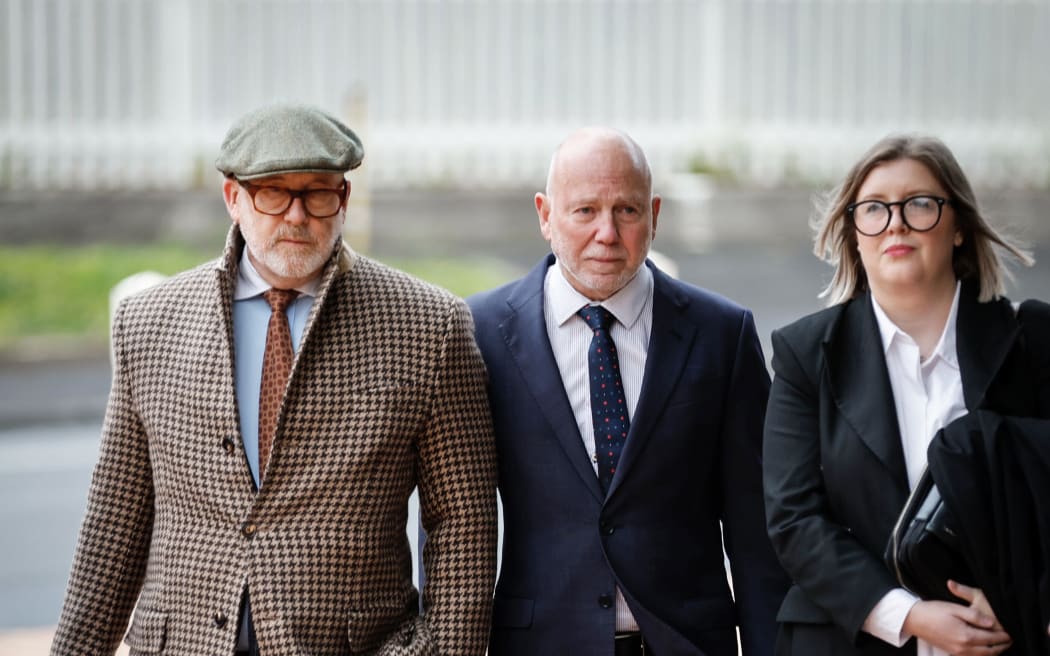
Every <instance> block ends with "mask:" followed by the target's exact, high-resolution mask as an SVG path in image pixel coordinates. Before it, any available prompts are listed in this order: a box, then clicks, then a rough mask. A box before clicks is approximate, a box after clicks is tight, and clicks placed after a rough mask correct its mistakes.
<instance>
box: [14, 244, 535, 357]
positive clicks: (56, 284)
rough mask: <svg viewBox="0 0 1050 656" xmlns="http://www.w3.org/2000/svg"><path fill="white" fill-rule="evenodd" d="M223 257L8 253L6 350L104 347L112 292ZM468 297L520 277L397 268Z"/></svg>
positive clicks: (180, 250)
mask: <svg viewBox="0 0 1050 656" xmlns="http://www.w3.org/2000/svg"><path fill="white" fill-rule="evenodd" d="M214 256H215V252H214V251H212V252H207V253H204V252H200V251H195V250H192V249H190V248H187V247H184V246H175V245H150V246H84V247H69V246H31V247H11V246H0V345H3V344H12V343H14V342H17V341H18V340H20V339H22V338H26V337H40V336H48V335H55V336H76V337H88V338H100V339H104V338H105V336H106V332H107V330H108V322H109V291H110V289H111V288H112V287H113V285H115V284H116V283H117V282H119V281H120V280H122V279H123V278H125V277H127V276H129V275H131V274H133V273H137V272H139V271H146V270H150V271H157V272H159V273H162V274H165V275H170V274H172V273H176V272H178V271H182V270H184V269H188V268H191V267H193V266H196V265H197V264H200V263H201V262H204V261H206V260H209V259H211V258H213V257H214ZM389 263H390V264H391V265H392V266H396V267H398V268H401V269H404V270H406V271H408V272H410V273H413V274H415V275H417V276H419V277H420V278H423V279H424V280H429V281H430V282H433V283H435V284H437V285H440V286H442V287H445V288H447V289H449V290H451V291H452V292H453V293H455V294H458V295H460V296H467V295H470V294H472V293H474V292H477V291H481V290H483V289H488V288H490V287H494V286H496V285H498V284H501V283H503V282H505V281H507V280H509V279H511V278H512V277H513V276H514V275H515V272H514V271H512V270H511V269H509V268H508V267H507V266H506V265H503V264H502V263H500V262H494V261H487V260H472V261H465V260H452V259H426V260H390V261H389Z"/></svg>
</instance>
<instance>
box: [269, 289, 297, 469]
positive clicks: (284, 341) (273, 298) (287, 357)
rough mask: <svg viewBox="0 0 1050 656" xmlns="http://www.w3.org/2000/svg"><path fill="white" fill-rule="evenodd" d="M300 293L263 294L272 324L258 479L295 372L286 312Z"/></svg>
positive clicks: (283, 290)
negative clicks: (290, 376)
mask: <svg viewBox="0 0 1050 656" xmlns="http://www.w3.org/2000/svg"><path fill="white" fill-rule="evenodd" d="M298 294H299V292H297V291H295V290H293V289H271V290H269V291H266V292H264V293H263V298H265V299H266V302H267V303H269V304H270V311H271V312H270V324H269V326H268V327H267V328H266V350H265V351H264V352H263V368H262V383H261V384H260V385H259V482H260V483H262V480H263V474H264V473H265V472H266V465H267V463H269V462H270V449H271V447H272V446H273V437H274V431H276V430H277V412H278V411H279V410H280V409H281V398H282V397H283V396H284V388H285V387H286V386H287V385H288V375H289V374H290V373H291V372H292V359H293V358H294V357H295V354H294V353H293V352H292V331H291V329H290V328H289V327H288V317H287V316H286V315H285V314H284V311H285V310H286V309H287V308H288V304H289V303H291V302H292V300H294V299H295V297H296V296H297V295H298Z"/></svg>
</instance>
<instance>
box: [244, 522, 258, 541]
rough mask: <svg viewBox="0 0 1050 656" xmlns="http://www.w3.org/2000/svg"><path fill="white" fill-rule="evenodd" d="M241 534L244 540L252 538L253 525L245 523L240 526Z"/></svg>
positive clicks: (253, 533)
mask: <svg viewBox="0 0 1050 656" xmlns="http://www.w3.org/2000/svg"><path fill="white" fill-rule="evenodd" d="M241 533H242V534H243V535H244V537H246V538H250V537H252V536H253V535H255V524H252V523H251V522H245V523H244V525H243V526H241Z"/></svg>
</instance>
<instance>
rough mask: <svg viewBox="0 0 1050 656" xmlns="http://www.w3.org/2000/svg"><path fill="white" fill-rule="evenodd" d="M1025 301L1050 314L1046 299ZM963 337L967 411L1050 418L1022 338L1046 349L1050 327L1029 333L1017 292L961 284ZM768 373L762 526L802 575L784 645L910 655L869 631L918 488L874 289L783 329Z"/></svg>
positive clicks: (812, 654) (785, 617)
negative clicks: (908, 464)
mask: <svg viewBox="0 0 1050 656" xmlns="http://www.w3.org/2000/svg"><path fill="white" fill-rule="evenodd" d="M1026 307H1029V311H1030V312H1032V313H1033V314H1034V315H1035V314H1037V315H1045V316H1050V306H1048V305H1046V304H1045V303H1028V304H1026ZM1032 323H1033V327H1034V326H1035V325H1036V324H1037V323H1041V322H1032ZM1044 325H1045V324H1044ZM1022 332H1023V333H1024V334H1023V335H1022ZM956 334H957V340H956V350H957V353H958V358H959V368H960V372H961V375H962V384H963V396H964V398H965V402H966V407H967V408H968V409H970V410H974V409H976V408H991V409H995V410H997V411H999V412H1001V413H1003V414H1014V415H1027V416H1043V417H1046V416H1050V381H1048V380H1047V376H1046V373H1045V372H1046V369H1045V367H1044V368H1043V371H1042V372H1039V373H1038V374H1037V375H1033V371H1034V367H1033V360H1032V358H1027V357H1026V356H1025V352H1026V351H1027V350H1030V349H1025V348H1023V346H1022V345H1023V344H1024V343H1026V342H1027V343H1029V345H1030V346H1032V347H1035V350H1037V351H1038V352H1040V353H1046V352H1048V350H1050V346H1048V340H1050V334H1048V333H1046V332H1045V331H1039V330H1035V329H1026V330H1024V331H1022V328H1021V325H1020V324H1019V323H1018V321H1017V318H1016V315H1015V313H1014V310H1013V307H1012V306H1011V305H1010V303H1009V301H1007V300H1006V299H1002V300H999V301H995V302H990V303H979V302H978V301H977V289H976V285H974V284H970V283H965V284H964V285H963V288H962V292H961V294H960V299H959V308H958V316H957V321H956ZM773 371H774V374H775V377H774V381H773V386H772V389H771V392H770V398H769V407H768V410H767V414H766V423H765V432H764V456H763V462H764V464H763V483H764V486H765V496H766V518H767V528H768V530H769V535H770V538H771V540H772V542H773V547H774V549H775V551H776V552H777V555H778V557H779V558H780V561H781V563H782V564H783V565H784V568H785V569H786V570H787V572H788V574H789V575H790V576H791V577H792V579H793V580H794V582H795V585H794V586H793V587H792V588H791V589H790V590H789V591H788V595H787V597H786V598H785V600H784V603H783V605H782V606H781V608H780V612H779V614H778V616H777V619H778V620H779V621H780V622H781V635H780V638H779V642H780V645H779V648H778V651H779V653H782V654H805V655H806V656H819V655H821V654H899V653H914V652H915V646H914V641H911V642H910V643H909V644H907V645H905V647H904V648H902V649H896V648H894V647H891V646H890V645H888V644H887V643H884V642H882V641H881V640H878V639H877V638H874V637H873V636H871V635H868V634H867V633H864V632H862V631H861V626H862V625H863V623H864V620H865V619H866V618H867V616H868V614H869V612H870V611H871V609H872V608H873V607H874V606H875V604H876V603H878V601H879V600H880V599H882V597H883V596H884V595H885V594H886V593H887V592H889V591H890V590H891V589H892V588H895V587H898V586H897V583H896V581H895V579H894V577H893V575H892V574H891V573H890V571H889V570H888V569H887V568H886V566H885V565H884V564H883V560H882V554H883V552H884V549H885V546H886V541H887V539H888V537H889V535H890V532H891V531H892V529H893V525H894V523H895V521H896V519H897V515H898V513H899V512H900V509H901V508H902V506H903V505H904V502H905V501H906V500H907V497H908V492H909V489H908V480H907V473H906V470H905V464H904V452H903V447H902V446H901V437H900V430H899V428H898V423H897V416H896V409H895V406H894V401H893V393H892V390H891V387H890V379H889V373H888V371H887V369H886V361H885V357H884V354H883V350H882V342H881V338H880V335H879V329H878V325H877V322H876V319H875V313H874V311H873V309H872V306H871V299H870V296H869V294H862V295H861V296H859V297H857V298H855V299H853V300H851V301H849V302H847V303H843V304H841V305H837V306H835V307H832V308H828V309H826V310H823V311H821V312H817V313H815V314H812V315H810V316H807V317H804V318H802V319H800V320H799V321H797V322H795V323H793V324H791V325H789V326H787V327H785V328H782V329H780V330H777V331H775V332H774V333H773ZM1033 381H1035V383H1036V384H1033Z"/></svg>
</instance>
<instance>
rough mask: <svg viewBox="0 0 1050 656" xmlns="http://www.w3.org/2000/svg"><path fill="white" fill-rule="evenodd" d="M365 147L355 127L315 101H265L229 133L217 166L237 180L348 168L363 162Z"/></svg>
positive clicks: (216, 161)
mask: <svg viewBox="0 0 1050 656" xmlns="http://www.w3.org/2000/svg"><path fill="white" fill-rule="evenodd" d="M364 156H365V149H364V147H363V146H362V145H361V140H360V139H358V138H357V135H356V134H354V131H353V130H351V129H350V128H348V127H346V125H344V124H343V122H342V121H340V120H339V119H337V118H335V117H334V116H332V115H331V114H328V113H327V112H324V111H322V110H320V109H318V108H316V107H310V106H308V105H297V104H291V103H281V104H274V105H267V106H266V107H262V108H260V109H256V110H255V111H252V112H249V113H247V114H245V115H244V116H242V117H241V118H240V119H238V120H237V122H235V123H234V124H233V126H232V127H231V128H230V131H229V132H227V133H226V138H225V139H223V141H222V147H221V148H220V149H219V157H218V159H216V160H215V168H217V169H219V170H220V171H222V172H223V173H224V174H225V175H227V176H229V175H232V176H233V177H235V178H237V179H238V180H252V179H255V178H263V177H266V176H268V175H280V174H282V173H344V172H346V171H350V170H352V169H356V168H357V167H358V166H360V165H361V160H362V159H363V158H364Z"/></svg>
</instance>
